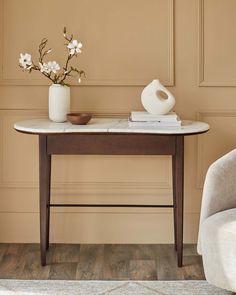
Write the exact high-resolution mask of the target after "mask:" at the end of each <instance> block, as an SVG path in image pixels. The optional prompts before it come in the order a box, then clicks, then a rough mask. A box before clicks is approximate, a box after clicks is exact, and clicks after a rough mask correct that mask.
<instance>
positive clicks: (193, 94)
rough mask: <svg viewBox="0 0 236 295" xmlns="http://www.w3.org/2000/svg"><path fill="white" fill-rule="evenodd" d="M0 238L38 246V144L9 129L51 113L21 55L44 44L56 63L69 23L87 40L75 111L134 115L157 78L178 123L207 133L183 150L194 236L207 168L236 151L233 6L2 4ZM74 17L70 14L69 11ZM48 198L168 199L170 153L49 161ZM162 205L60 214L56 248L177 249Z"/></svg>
mask: <svg viewBox="0 0 236 295" xmlns="http://www.w3.org/2000/svg"><path fill="white" fill-rule="evenodd" d="M0 3H1V7H0V9H1V10H0V12H1V18H0V20H1V31H0V36H1V43H0V44H1V47H0V62H1V72H0V75H1V76H0V142H1V144H0V223H1V227H0V242H36V241H38V240H39V237H38V236H39V228H38V226H39V223H38V147H37V137H35V136H29V135H23V134H19V133H17V132H15V131H14V130H13V128H12V126H13V123H14V122H15V121H18V120H23V119H27V118H34V117H39V116H46V115H47V91H48V86H47V81H46V80H44V79H41V78H42V77H40V75H39V73H36V74H35V75H34V74H33V75H28V74H26V73H22V72H21V71H20V70H19V69H18V67H17V60H18V55H19V53H20V52H25V51H29V52H31V53H32V54H34V55H36V54H37V45H38V42H39V40H40V39H41V38H43V37H48V38H49V39H50V44H51V46H52V47H53V48H55V49H57V50H56V51H57V52H58V53H55V55H54V57H55V58H58V60H59V61H61V57H62V56H63V55H62V53H63V46H62V44H63V39H62V36H61V31H62V28H63V26H64V25H67V27H68V30H69V31H73V32H74V33H75V35H76V36H79V37H80V39H81V40H82V41H83V43H84V50H83V54H82V55H81V56H80V64H81V67H83V68H84V69H85V70H86V72H87V80H86V81H85V82H84V84H83V85H82V86H76V81H72V84H73V85H74V86H73V87H72V109H73V110H77V111H90V112H93V113H94V114H96V115H98V116H107V115H112V116H120V115H123V116H126V115H127V114H128V113H129V112H130V111H131V110H141V104H140V93H141V91H142V88H143V87H144V85H145V84H147V83H148V82H149V81H151V80H152V79H153V78H160V80H161V81H162V82H163V83H164V84H165V85H167V86H168V87H169V89H170V90H171V91H172V92H173V93H174V95H175V96H176V99H177V103H176V108H175V110H176V112H177V113H178V114H179V115H180V116H181V118H184V119H200V120H203V121H205V122H208V123H210V125H211V131H210V132H209V133H208V134H206V135H201V136H199V137H188V138H187V139H186V142H185V147H186V153H185V159H186V162H185V171H186V177H185V228H184V233H185V242H195V241H196V237H197V229H198V219H199V211H200V202H201V193H202V185H203V179H204V176H205V172H206V169H207V167H208V166H209V164H210V163H211V162H212V161H214V160H215V159H216V158H217V157H219V156H220V155H222V154H223V153H225V152H227V151H229V150H230V149H232V148H234V147H235V143H236V139H235V138H236V137H235V123H236V90H235V86H236V74H235V73H236V71H235V69H236V54H235V52H236V37H235V34H234V28H235V26H236V18H235V10H236V1H235V0H175V1H174V0H145V1H141V0H119V1H118V0H100V1H97V0H86V1H85V0H68V1H67V2H66V3H67V4H66V6H65V1H58V0H57V1H56V0H52V1H47V0H42V1H30V0H22V1H16V0H0ZM69 11H70V13H69ZM52 196H53V199H54V200H55V201H73V202H77V201H80V202H83V201H91V202H92V201H94V202H130V203H131V202H140V203H151V202H160V203H166V202H171V162H170V158H169V157H157V156H150V157H143V156H140V157H137V156H133V157H126V156H116V157H113V156H83V157H82V156H69V157H66V158H65V157H62V156H60V157H59V156H57V157H55V158H53V189H52ZM172 232H173V227H172V212H171V211H170V210H168V209H161V210H157V209H155V210H154V209H124V210H123V209H122V210H121V209H114V210H113V209H60V210H59V209H56V210H53V214H52V235H51V236H52V241H54V242H75V243H78V242H88V243H103V242H104V243H132V242H134V243H136V242H137V243H164V242H165V243H166V242H173V237H172V236H173V234H172Z"/></svg>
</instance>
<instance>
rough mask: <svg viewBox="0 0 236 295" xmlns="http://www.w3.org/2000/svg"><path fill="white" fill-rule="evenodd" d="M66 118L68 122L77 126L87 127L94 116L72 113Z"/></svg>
mask: <svg viewBox="0 0 236 295" xmlns="http://www.w3.org/2000/svg"><path fill="white" fill-rule="evenodd" d="M66 116H67V120H68V121H69V122H71V124H75V125H86V124H87V123H88V122H89V121H90V119H91V118H92V115H91V114H88V113H70V114H67V115H66Z"/></svg>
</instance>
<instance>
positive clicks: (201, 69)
mask: <svg viewBox="0 0 236 295" xmlns="http://www.w3.org/2000/svg"><path fill="white" fill-rule="evenodd" d="M205 1H207V0H198V14H199V17H198V19H199V20H198V43H199V45H198V52H199V53H198V86H200V87H236V84H235V83H231V82H227V81H222V82H220V83H219V82H216V81H213V80H206V78H205V57H204V26H205V9H204V4H205Z"/></svg>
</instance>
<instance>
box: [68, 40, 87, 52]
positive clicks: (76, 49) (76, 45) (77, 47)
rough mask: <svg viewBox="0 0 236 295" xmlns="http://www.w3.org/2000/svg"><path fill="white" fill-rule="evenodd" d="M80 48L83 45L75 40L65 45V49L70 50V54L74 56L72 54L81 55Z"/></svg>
mask: <svg viewBox="0 0 236 295" xmlns="http://www.w3.org/2000/svg"><path fill="white" fill-rule="evenodd" d="M82 46H83V44H82V43H81V42H78V41H77V40H73V41H72V42H70V43H69V44H68V45H67V48H69V49H70V54H71V55H74V54H78V53H81V48H82Z"/></svg>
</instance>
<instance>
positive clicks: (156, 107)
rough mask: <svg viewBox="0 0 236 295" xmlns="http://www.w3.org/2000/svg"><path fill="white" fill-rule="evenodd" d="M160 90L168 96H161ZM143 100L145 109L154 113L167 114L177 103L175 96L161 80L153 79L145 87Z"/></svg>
mask: <svg viewBox="0 0 236 295" xmlns="http://www.w3.org/2000/svg"><path fill="white" fill-rule="evenodd" d="M160 92H164V93H165V94H166V95H167V98H163V97H161V95H160ZM141 101H142V104H143V107H144V108H145V110H146V111H147V112H148V113H150V114H153V115H165V114H167V113H169V112H170V111H171V110H172V109H173V107H174V105H175V98H174V96H173V95H172V94H171V93H170V91H169V90H168V89H166V88H165V87H164V86H163V85H162V84H161V83H160V81H159V80H153V81H152V82H151V83H150V84H149V85H147V86H146V87H145V88H144V90H143V92H142V95H141Z"/></svg>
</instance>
